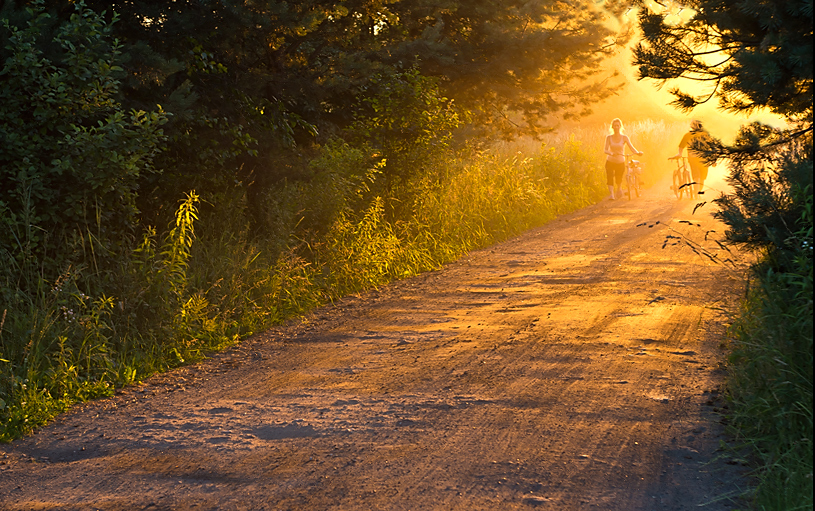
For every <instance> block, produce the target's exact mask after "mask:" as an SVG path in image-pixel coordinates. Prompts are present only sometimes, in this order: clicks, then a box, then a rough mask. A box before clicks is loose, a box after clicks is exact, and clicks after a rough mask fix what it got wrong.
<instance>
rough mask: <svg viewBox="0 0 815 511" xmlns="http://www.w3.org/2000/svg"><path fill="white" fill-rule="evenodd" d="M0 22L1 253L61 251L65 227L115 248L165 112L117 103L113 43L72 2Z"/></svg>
mask: <svg viewBox="0 0 815 511" xmlns="http://www.w3.org/2000/svg"><path fill="white" fill-rule="evenodd" d="M37 6H39V4H37ZM113 21H115V19H114V20H113ZM2 30H3V32H4V33H3V41H4V42H5V50H4V52H3V53H2V56H3V57H4V63H3V67H2V71H0V147H2V149H0V190H2V194H1V195H0V221H2V225H3V227H4V228H3V229H2V230H0V231H2V232H0V250H1V251H2V252H3V253H5V254H4V255H3V257H6V256H7V254H13V255H14V256H15V258H16V259H17V260H18V262H22V260H23V259H25V258H27V257H31V255H32V254H37V255H41V254H42V253H44V252H48V253H51V254H52V256H53V255H55V254H56V253H57V252H61V253H62V254H63V257H64V253H65V251H66V247H65V245H64V243H65V241H66V239H67V238H68V237H71V236H73V235H77V234H78V235H79V236H80V237H84V236H85V235H86V234H88V233H90V232H92V233H93V234H94V235H95V236H96V239H97V241H99V242H100V246H101V248H103V249H106V250H115V249H116V248H117V247H118V246H120V244H121V242H122V236H123V235H126V234H127V233H128V232H130V229H131V228H132V226H133V224H134V222H135V221H136V214H137V209H136V206H135V200H136V195H137V190H138V183H139V177H140V176H141V175H142V174H144V173H150V172H155V168H154V167H153V165H152V161H153V158H154V157H155V156H156V154H158V152H159V151H160V149H161V146H162V143H163V141H164V134H163V132H162V128H161V126H162V124H163V123H164V122H165V119H166V117H165V114H164V113H163V112H162V111H161V110H160V109H158V110H156V111H154V112H145V111H139V110H131V111H130V112H126V111H124V110H123V109H122V108H121V106H120V104H119V102H118V101H117V94H118V89H119V80H118V79H117V78H116V73H117V72H119V71H120V68H119V67H118V66H117V59H118V57H119V55H120V50H119V45H118V43H117V42H116V41H115V40H114V39H112V37H111V35H110V31H111V25H110V24H109V23H107V22H106V21H105V20H104V18H103V17H102V16H100V15H99V14H96V13H94V12H92V11H89V10H87V9H85V8H84V7H83V5H82V4H81V3H78V4H76V6H75V9H74V12H73V13H72V14H71V16H70V17H69V18H68V19H67V20H66V21H64V22H61V23H54V21H53V20H52V19H51V17H50V16H49V15H48V14H47V13H44V12H42V11H41V10H39V9H37V8H35V9H32V10H30V11H29V12H28V21H27V22H25V24H24V27H23V28H18V27H16V26H12V25H11V24H10V23H9V22H7V21H6V22H5V23H4V25H3V28H2ZM49 34H52V35H49Z"/></svg>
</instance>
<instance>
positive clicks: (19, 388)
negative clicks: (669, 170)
mask: <svg viewBox="0 0 815 511" xmlns="http://www.w3.org/2000/svg"><path fill="white" fill-rule="evenodd" d="M327 150H329V151H333V152H331V153H330V156H331V157H329V158H325V159H324V160H323V163H322V165H323V167H321V168H318V171H319V172H318V174H317V177H316V178H315V179H314V181H313V182H311V183H292V184H282V185H281V186H280V187H279V189H278V190H277V193H276V194H275V195H273V196H270V198H269V200H268V204H267V205H268V208H267V211H269V212H270V214H274V215H275V216H274V218H270V222H269V223H270V225H271V226H272V227H273V228H274V229H273V232H275V233H276V234H275V236H274V237H272V238H267V239H263V240H257V241H249V239H250V238H249V236H247V231H246V228H247V226H246V223H245V222H244V221H242V220H240V219H241V218H243V216H242V215H241V210H242V208H243V206H242V205H241V204H242V203H241V200H242V198H241V197H239V196H236V197H233V201H230V202H227V203H221V204H217V205H216V207H217V208H220V210H219V212H218V213H216V214H215V215H211V216H208V217H205V218H202V219H201V220H199V219H198V216H199V212H198V209H197V203H198V200H199V198H198V197H197V195H195V194H194V193H191V194H189V195H188V196H187V197H186V198H185V199H184V200H182V201H181V203H180V205H179V206H178V209H177V210H176V215H175V218H174V219H173V222H172V224H171V226H170V228H169V229H168V233H167V234H166V235H165V236H163V237H162V238H161V240H159V236H158V234H157V232H156V230H155V229H146V230H145V233H144V236H143V239H142V241H141V243H139V244H138V246H136V247H135V248H134V249H133V251H132V252H131V254H130V256H129V257H128V258H127V259H126V260H124V261H122V263H121V266H120V269H119V270H116V271H113V270H108V272H107V273H102V272H96V271H91V270H89V269H87V268H84V267H77V268H70V269H68V270H66V271H65V272H64V274H63V276H62V277H61V278H60V279H59V280H58V281H57V282H54V283H47V282H45V281H43V280H42V279H39V281H40V283H41V286H40V288H41V291H40V292H38V293H37V294H36V295H26V294H24V293H23V294H21V293H20V292H16V293H15V292H14V291H13V290H14V289H17V287H16V285H15V283H14V282H13V281H12V280H11V276H12V275H14V274H15V272H14V271H5V270H4V272H3V274H2V275H0V278H2V279H4V282H6V283H8V284H10V285H9V287H8V288H7V289H9V290H11V291H9V292H7V293H5V294H3V295H2V300H3V302H2V303H0V308H2V309H3V310H4V311H7V312H6V319H5V320H4V322H3V324H2V326H0V336H2V339H3V344H2V348H0V350H1V351H0V359H2V360H0V400H2V401H0V419H2V426H1V428H2V429H0V440H10V439H12V438H15V437H17V436H19V435H21V434H23V433H25V432H27V431H30V430H31V429H33V428H35V427H37V426H39V425H41V424H44V423H45V422H47V421H48V420H50V418H51V417H53V415H54V414H56V413H60V412H61V411H63V410H65V409H67V408H68V407H70V406H71V405H72V404H73V403H75V402H77V401H81V400H85V399H91V398H94V397H98V396H104V395H108V394H110V393H111V392H112V391H113V389H114V388H115V387H118V386H122V385H126V384H129V383H131V382H133V381H137V380H140V379H143V378H145V377H147V376H148V375H150V374H152V373H153V372H155V371H162V370H166V369H168V368H171V367H174V366H177V365H179V364H183V363H189V362H192V361H195V360H198V359H200V358H201V357H204V356H206V354H207V353H210V352H212V351H215V350H219V349H222V348H223V347H225V346H228V345H229V344H231V343H234V342H236V341H238V340H240V339H242V338H244V337H246V336H247V335H251V334H252V333H254V332H259V331H262V330H263V329H265V328H268V327H270V326H272V325H274V324H276V323H279V322H280V321H283V320H285V319H287V318H290V317H292V316H296V315H299V314H302V313H303V312H305V311H308V310H310V309H312V308H314V307H316V306H318V305H321V304H324V303H326V302H328V301H330V300H334V299H337V298H339V297H341V296H343V295H345V294H348V293H353V292H360V291H363V290H365V289H369V288H371V287H376V286H381V285H384V284H385V283H387V282H389V281H391V280H394V279H401V278H404V277H406V276H410V275H415V274H417V273H420V272H423V271H427V270H429V269H433V268H437V267H438V266H440V265H442V264H444V263H446V262H449V261H452V260H454V259H455V258H457V257H459V256H461V255H462V254H464V253H465V252H466V251H468V250H472V249H474V248H479V247H484V246H486V245H488V244H491V243H494V242H495V241H497V240H503V239H506V238H508V237H510V236H513V235H516V234H518V233H520V232H522V231H524V230H526V229H528V228H530V227H533V226H536V225H540V224H542V223H544V222H546V221H547V220H549V219H551V218H554V217H555V216H557V215H559V214H563V213H565V212H568V211H571V210H573V209H576V208H580V207H583V206H585V205H587V204H590V203H592V202H595V201H597V200H600V199H601V198H602V197H603V195H604V183H603V178H602V176H603V173H602V169H601V168H598V167H597V164H596V162H595V159H594V156H593V155H592V154H591V153H590V152H589V151H587V150H586V149H585V147H584V146H583V145H582V144H581V143H580V142H579V141H577V140H570V141H568V142H567V143H565V144H563V146H562V147H555V146H554V145H551V144H550V145H549V146H547V147H546V148H545V149H542V150H538V151H536V152H535V153H533V154H529V155H525V156H513V157H511V158H507V157H503V156H499V155H496V154H494V153H491V152H484V153H479V154H476V155H471V156H470V157H468V158H461V157H455V156H453V155H449V156H448V159H447V160H441V159H439V160H438V161H436V162H435V163H434V170H433V172H432V173H428V174H425V175H420V176H417V177H416V178H414V179H413V180H412V181H410V182H409V183H407V184H406V186H405V189H404V190H405V191H404V195H403V196H401V197H400V196H394V195H389V196H387V197H384V196H376V195H373V192H372V190H373V188H372V187H371V186H369V185H371V184H372V183H373V182H374V181H375V180H376V179H377V176H378V173H379V172H380V168H381V165H380V163H378V162H376V161H374V162H373V163H371V161H370V156H369V153H368V152H366V151H365V150H362V151H360V150H359V149H358V148H357V149H355V148H350V147H347V146H334V147H331V148H328V149H327ZM227 195H228V194H227ZM315 196H321V197H324V198H325V200H321V201H318V202H316V203H315V201H314V197H315ZM394 204H400V206H399V208H394V207H393V205H394ZM397 209H398V210H399V211H402V212H403V213H404V215H403V216H402V217H399V218H395V217H393V214H392V212H393V211H396V210H397ZM208 223H210V224H211V225H208ZM199 224H200V225H199ZM7 269H8V270H10V269H9V268H7ZM32 279H34V280H35V281H36V280H37V278H36V276H33V277H32ZM91 289H94V290H96V291H95V293H96V296H88V294H89V290H91Z"/></svg>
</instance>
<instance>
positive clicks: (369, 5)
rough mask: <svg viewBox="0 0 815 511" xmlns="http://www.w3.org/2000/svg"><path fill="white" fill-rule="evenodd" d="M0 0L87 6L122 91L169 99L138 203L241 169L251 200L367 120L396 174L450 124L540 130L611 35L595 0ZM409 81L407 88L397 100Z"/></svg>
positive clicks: (163, 102) (596, 64)
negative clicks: (112, 54)
mask: <svg viewBox="0 0 815 511" xmlns="http://www.w3.org/2000/svg"><path fill="white" fill-rule="evenodd" d="M0 2H2V13H3V14H2V17H3V18H7V19H9V20H10V23H11V25H12V26H23V25H24V24H25V23H26V21H27V20H28V19H29V18H30V17H31V16H34V15H36V11H29V10H28V9H30V8H32V7H37V8H39V9H42V10H44V11H45V12H47V13H49V15H50V19H51V23H52V24H54V25H56V24H58V23H60V22H65V21H66V20H68V19H70V17H71V16H73V15H75V14H76V12H77V9H78V8H79V9H80V10H81V9H88V10H89V11H91V12H94V13H98V14H99V15H101V16H102V17H103V18H104V19H105V20H106V21H107V22H108V24H109V29H110V37H111V38H114V39H115V40H116V41H118V42H117V55H116V64H117V66H116V72H115V73H113V75H112V78H115V80H116V81H117V91H116V100H117V101H118V103H119V104H121V106H122V109H123V110H124V111H129V110H135V111H148V112H149V111H154V110H156V109H157V108H158V106H157V105H160V107H161V110H162V111H164V112H166V113H167V123H166V125H165V126H164V132H165V134H166V137H167V140H166V144H165V146H164V148H163V149H164V150H163V151H162V152H161V153H160V154H159V155H157V156H156V160H155V165H156V167H157V168H158V169H159V170H161V171H162V172H163V174H162V175H161V176H159V175H157V174H154V175H151V174H144V175H142V177H141V178H140V180H141V183H140V192H139V197H138V203H137V204H138V206H139V208H140V210H141V211H142V213H143V214H150V212H151V210H154V209H155V207H156V205H161V204H166V203H168V202H171V201H174V200H176V199H177V197H178V196H179V195H180V194H181V193H182V192H183V191H184V190H185V189H189V188H190V187H192V186H194V187H196V188H197V189H199V190H201V191H202V192H204V193H205V195H206V189H207V188H209V189H210V190H213V191H218V190H224V189H226V188H228V187H229V186H233V184H234V183H239V184H242V186H245V187H246V195H247V198H248V201H249V210H250V213H252V211H258V210H259V209H261V208H262V204H261V202H262V195H263V194H264V193H266V191H267V190H270V189H271V188H273V187H274V184H275V183H276V182H278V181H280V180H282V179H307V178H308V176H309V172H310V170H309V166H308V164H307V162H308V160H309V158H311V157H312V156H310V155H309V149H310V147H312V145H313V143H314V142H317V143H318V144H324V143H325V142H327V141H328V140H330V139H331V138H333V137H341V138H345V139H348V140H350V139H353V138H354V137H357V141H358V142H359V137H360V135H361V134H363V135H365V134H367V137H368V140H367V143H369V144H373V145H377V147H374V149H375V150H377V151H378V152H379V153H380V154H382V155H383V157H384V158H387V161H388V165H387V166H386V167H384V168H383V173H384V175H385V176H386V177H388V179H389V180H390V182H393V179H390V178H391V177H393V176H394V175H398V176H402V177H404V176H405V175H406V174H407V173H409V171H410V169H412V168H413V166H412V162H413V161H417V159H421V158H422V156H420V155H426V154H427V149H429V146H430V145H434V146H438V142H439V141H444V144H447V143H448V142H450V141H451V140H452V139H451V137H450V134H451V133H452V132H453V131H454V130H456V129H459V128H463V127H466V128H467V133H468V135H469V137H468V138H469V139H472V138H473V137H472V135H473V134H474V133H476V134H478V135H479V136H481V137H484V138H483V139H484V140H487V139H488V138H489V137H498V136H502V137H511V136H514V135H518V134H520V133H537V132H540V131H541V130H542V129H545V128H546V127H547V126H549V125H551V124H552V123H555V122H557V120H558V119H561V118H564V117H569V116H579V115H580V114H582V113H585V112H586V111H587V110H588V108H589V106H590V105H591V104H592V103H593V102H596V101H599V100H601V99H603V98H604V97H605V96H607V95H608V94H609V88H608V87H607V86H606V80H607V79H608V78H609V75H610V73H608V72H599V71H598V69H600V63H601V61H602V60H603V59H604V58H605V56H607V54H608V53H609V52H611V51H613V49H614V45H615V42H616V41H615V40H614V36H615V34H613V33H612V32H611V31H610V30H609V29H608V28H607V25H606V23H605V22H604V19H603V17H604V16H607V15H608V12H607V11H602V12H601V11H600V10H598V9H597V8H596V5H595V2H591V1H589V0H568V1H564V0H536V1H528V0H513V1H497V0H473V1H467V2H464V1H460V0H444V1H441V2H439V1H433V2H431V1H428V0H303V1H299V2H286V1H282V0H217V1H215V0H166V1H153V0H127V1H123V0H83V1H82V2H74V1H69V0H18V1H14V0H0ZM32 12H33V13H34V14H31V13H32ZM5 37H7V35H4V36H3V39H2V40H1V41H0V47H5V46H7V44H6V41H7V39H5ZM43 44H44V43H43ZM111 44H112V41H111ZM44 51H47V48H46V49H44ZM0 54H1V55H0V56H2V58H3V60H5V59H7V58H8V56H9V53H8V50H3V49H2V48H0ZM410 77H413V78H410ZM400 90H402V91H409V92H410V95H411V97H413V98H414V99H413V100H409V101H408V100H404V101H394V98H396V97H397V96H398V95H399V93H398V92H396V91H400ZM428 105H430V106H428ZM377 108H379V111H377ZM428 108H430V110H428ZM366 117H367V118H369V119H380V120H382V121H383V122H382V123H381V132H377V126H375V125H374V124H375V123H372V122H368V123H367V125H365V122H360V120H361V119H365V118H366ZM417 123H418V124H417ZM363 126H364V128H363V129H362V130H360V128H361V127H363ZM431 127H432V129H435V130H441V131H440V132H438V133H434V134H432V135H429V134H428V132H427V130H428V129H430V128H431ZM395 140H398V141H399V142H398V143H394V141H395ZM423 144H424V145H425V146H427V147H424V148H422V147H420V146H421V145H423ZM401 153H405V154H401ZM400 162H401V163H400ZM420 170H421V169H420V168H419V167H416V171H417V172H418V171H420ZM213 193H214V192H213ZM149 221H150V222H154V221H155V220H153V219H151V220H149Z"/></svg>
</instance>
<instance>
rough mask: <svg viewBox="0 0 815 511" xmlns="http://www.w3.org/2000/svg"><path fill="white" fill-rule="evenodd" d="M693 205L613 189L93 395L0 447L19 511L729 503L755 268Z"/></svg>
mask: <svg viewBox="0 0 815 511" xmlns="http://www.w3.org/2000/svg"><path fill="white" fill-rule="evenodd" d="M714 186H717V185H716V184H715V183H714ZM718 186H721V184H720V183H719V184H718ZM711 198H712V197H711ZM692 210H693V203H690V202H687V201H685V202H683V203H677V201H676V200H674V199H673V197H672V195H670V192H669V191H668V190H667V189H666V188H665V187H664V186H659V187H656V188H655V189H653V190H651V191H649V192H647V194H646V196H644V197H643V198H640V199H638V200H634V201H628V200H622V201H619V200H618V201H605V202H603V203H602V204H598V205H596V206H593V207H590V208H587V209H585V210H582V211H580V212H577V213H574V214H571V215H568V216H565V217H562V218H560V219H558V220H556V221H554V222H552V223H550V224H549V225H547V226H545V227H543V228H540V229H536V230H533V231H530V232H528V233H526V234H524V235H523V236H520V237H519V238H517V239H513V240H511V241H509V242H506V243H503V244H500V245H497V246H494V247H491V248H489V249H487V250H482V251H478V252H474V253H472V254H469V255H468V256H466V257H464V258H462V259H461V260H460V261H458V262H456V263H454V264H450V265H449V266H447V267H445V268H443V269H441V270H439V271H434V272H430V273H427V274H424V275H421V276H418V277H416V278H411V279H408V280H404V281H401V282H397V283H394V284H393V285H391V286H388V287H386V288H383V289H380V290H379V291H375V292H371V293H367V294H365V295H363V296H359V297H351V298H348V299H347V300H344V301H342V302H341V303H339V304H336V305H334V306H330V307H326V308H323V309H321V310H318V311H316V312H315V313H314V314H313V315H312V316H310V317H309V318H308V319H307V320H306V321H305V322H299V321H298V322H294V323H292V324H291V325H288V326H286V327H282V328H277V329H274V330H271V331H269V332H266V333H264V334H262V335H259V336H257V337H255V338H253V339H250V340H247V341H246V342H244V343H242V344H241V345H240V346H237V347H235V348H234V349H232V350H229V351H228V352H225V353H222V354H220V355H218V356H217V357H215V358H214V359H212V360H209V361H207V362H205V363H202V364H199V365H196V366H192V367H186V368H182V369H180V370H177V371H174V372H172V373H170V374H167V375H162V376H159V377H156V378H154V379H152V380H151V381H150V382H148V383H146V384H144V385H141V386H138V387H134V388H130V389H126V390H125V391H123V392H121V393H119V394H117V395H116V396H115V397H113V398H111V399H108V400H103V401H100V402H96V403H91V404H87V405H85V406H82V407H80V408H78V409H77V410H75V411H74V412H72V413H70V414H67V415H65V416H64V417H62V418H60V419H59V420H58V421H57V422H56V423H54V424H53V425H51V426H49V427H46V428H43V429H42V430H41V431H39V432H38V433H37V434H35V435H32V436H30V437H28V438H25V439H22V440H21V441H18V442H15V443H13V444H10V445H3V446H0V509H4V510H21V509H104V510H125V509H126V510H131V509H146V510H153V509H178V510H187V509H206V510H208V509H212V510H215V509H218V510H230V509H235V510H238V509H241V510H243V509H247V510H249V509H251V510H255V509H269V510H425V509H427V510H437V509H438V510H442V509H443V510H467V511H474V510H525V509H535V510H583V509H586V510H589V509H592V510H594V509H606V510H625V511H635V510H654V511H657V510H668V511H678V510H685V509H687V510H690V509H697V508H698V507H699V506H702V505H704V506H705V507H704V509H705V510H707V511H720V510H726V509H733V508H734V504H733V502H732V501H731V500H730V499H729V498H728V496H729V495H734V494H736V493H738V492H739V490H740V488H743V487H744V484H745V480H744V479H743V478H742V476H743V472H744V468H743V467H741V466H740V465H738V464H735V462H734V461H732V460H730V459H729V458H728V457H727V456H726V455H725V454H726V453H723V452H721V451H717V449H718V447H719V442H720V440H722V439H723V438H724V437H722V425H721V423H720V422H719V421H720V420H721V418H720V417H719V416H718V415H717V413H716V411H717V407H720V406H722V400H721V399H720V398H719V397H718V389H719V387H720V384H721V379H722V376H723V371H722V369H721V363H722V360H723V357H724V352H723V351H722V349H721V347H720V342H721V340H722V338H723V337H722V336H723V332H724V328H725V323H726V317H725V314H724V313H723V312H722V310H721V308H722V307H728V306H731V305H732V304H734V303H735V300H736V299H737V298H738V295H739V292H740V291H739V289H740V283H739V281H738V280H737V279H734V278H733V277H732V276H731V274H730V273H729V272H728V270H727V269H726V268H725V267H723V266H720V265H714V264H710V261H709V260H707V259H705V258H702V257H700V256H698V255H696V254H694V253H693V251H691V250H689V249H688V248H687V247H686V246H679V245H677V246H672V245H671V244H670V242H672V241H675V239H673V238H667V236H668V235H672V236H676V235H678V233H684V234H686V235H688V236H690V237H691V238H692V239H694V240H696V241H699V242H701V243H702V244H703V245H705V246H707V247H708V248H710V249H711V250H717V249H718V247H717V246H716V245H715V244H714V243H713V242H709V241H708V242H706V241H704V233H705V232H706V231H708V230H717V231H719V233H721V231H722V228H721V226H719V225H716V224H715V222H714V221H713V220H712V219H711V218H710V216H709V215H708V214H707V213H709V210H710V208H702V209H700V210H698V211H696V213H695V214H692ZM657 222H658V223H657ZM687 222H692V223H693V224H694V225H691V224H689V223H687ZM696 224H698V225H696ZM666 240H667V241H668V242H669V243H668V245H667V246H666V247H664V248H663V244H664V242H665V241H666Z"/></svg>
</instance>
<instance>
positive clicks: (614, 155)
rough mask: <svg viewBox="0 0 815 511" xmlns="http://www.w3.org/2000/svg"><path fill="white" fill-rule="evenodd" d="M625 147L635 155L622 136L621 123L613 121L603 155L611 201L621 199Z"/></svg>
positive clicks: (629, 141) (628, 142) (629, 142)
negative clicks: (604, 156)
mask: <svg viewBox="0 0 815 511" xmlns="http://www.w3.org/2000/svg"><path fill="white" fill-rule="evenodd" d="M626 146H627V147H628V148H629V149H631V151H632V152H634V153H636V154H642V152H640V151H637V150H636V149H635V148H634V146H633V145H631V140H629V138H628V136H627V135H623V121H621V120H620V119H614V120H612V121H611V134H610V135H608V136H607V137H606V147H605V153H606V154H607V155H608V158H606V184H607V185H608V191H609V194H611V200H614V199H616V198H617V197H622V196H623V192H622V190H621V187H622V181H623V175H624V174H625V148H626Z"/></svg>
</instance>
